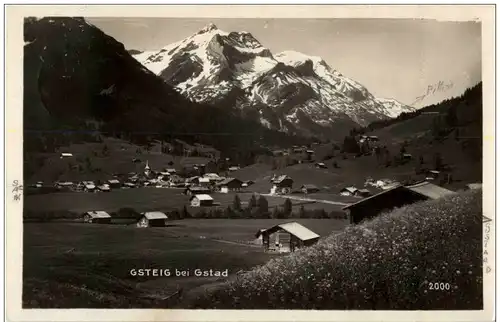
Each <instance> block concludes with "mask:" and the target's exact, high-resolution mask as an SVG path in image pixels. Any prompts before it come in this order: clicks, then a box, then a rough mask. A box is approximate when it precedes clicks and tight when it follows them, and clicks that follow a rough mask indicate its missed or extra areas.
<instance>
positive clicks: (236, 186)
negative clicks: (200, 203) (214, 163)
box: [215, 178, 243, 193]
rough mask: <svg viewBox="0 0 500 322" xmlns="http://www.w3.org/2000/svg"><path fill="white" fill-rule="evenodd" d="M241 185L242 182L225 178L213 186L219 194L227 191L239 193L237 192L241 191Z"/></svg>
mask: <svg viewBox="0 0 500 322" xmlns="http://www.w3.org/2000/svg"><path fill="white" fill-rule="evenodd" d="M242 185H243V182H242V181H241V180H239V179H236V178H226V179H224V180H222V181H221V182H217V183H216V184H215V187H216V188H217V190H219V191H220V192H221V193H228V192H229V191H239V190H241V187H242Z"/></svg>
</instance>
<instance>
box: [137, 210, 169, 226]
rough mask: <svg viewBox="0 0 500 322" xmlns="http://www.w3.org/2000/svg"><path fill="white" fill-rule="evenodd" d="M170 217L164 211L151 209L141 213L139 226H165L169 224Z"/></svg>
mask: <svg viewBox="0 0 500 322" xmlns="http://www.w3.org/2000/svg"><path fill="white" fill-rule="evenodd" d="M167 220H168V217H167V215H165V214H164V213H163V212H159V211H151V212H143V213H141V217H140V218H139V220H138V221H137V227H139V228H146V227H164V226H166V225H167Z"/></svg>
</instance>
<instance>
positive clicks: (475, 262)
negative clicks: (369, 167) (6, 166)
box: [185, 190, 483, 310]
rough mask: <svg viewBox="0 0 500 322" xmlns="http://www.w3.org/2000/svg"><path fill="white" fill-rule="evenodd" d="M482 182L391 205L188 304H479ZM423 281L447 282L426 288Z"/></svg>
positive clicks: (359, 307) (339, 306)
mask: <svg viewBox="0 0 500 322" xmlns="http://www.w3.org/2000/svg"><path fill="white" fill-rule="evenodd" d="M481 236H482V193H481V190H477V191H469V192H465V193H461V194H457V195H452V196H449V197H446V198H443V199H441V200H436V201H427V202H421V203H417V204H414V205H411V206H407V207H402V208H399V209H395V210H393V211H392V212H389V213H386V214H383V215H381V216H379V217H377V218H376V219H374V220H372V221H368V222H365V223H363V224H360V225H357V226H349V227H348V228H346V229H345V230H344V231H343V232H342V233H339V234H332V235H330V236H329V237H327V238H325V239H323V240H322V241H320V242H319V243H318V244H317V245H315V246H312V247H310V248H307V249H302V250H299V251H297V252H295V253H294V254H290V255H288V256H285V257H281V258H277V259H273V260H271V261H269V262H268V263H267V264H265V265H263V266H262V267H259V268H256V269H254V270H253V271H251V272H248V273H245V274H243V275H241V276H236V277H234V278H233V279H231V280H230V281H228V282H226V283H224V284H222V285H219V286H218V287H216V288H213V289H211V290H209V291H207V292H205V293H203V294H198V295H197V296H196V297H194V298H191V299H185V301H186V302H185V303H187V304H185V305H187V306H188V307H190V308H193V309H318V310H326V309H329V310H370V309H378V310H382V309H385V310H398V309H404V310H417V309H420V310H422V309H423V310H433V309H434V310H437V309H439V310H463V309H476V310H479V309H481V308H482V306H483V302H482V238H481ZM430 283H448V285H449V289H446V290H433V289H431V288H430V287H429V284H430Z"/></svg>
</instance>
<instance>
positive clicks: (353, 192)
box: [340, 187, 358, 196]
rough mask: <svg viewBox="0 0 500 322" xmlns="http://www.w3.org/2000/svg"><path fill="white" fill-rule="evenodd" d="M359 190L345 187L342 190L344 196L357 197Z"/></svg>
mask: <svg viewBox="0 0 500 322" xmlns="http://www.w3.org/2000/svg"><path fill="white" fill-rule="evenodd" d="M357 191H358V189H357V188H356V187H345V188H343V189H342V190H340V194H341V195H342V196H355V195H356V192H357Z"/></svg>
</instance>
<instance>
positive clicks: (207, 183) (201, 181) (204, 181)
mask: <svg viewBox="0 0 500 322" xmlns="http://www.w3.org/2000/svg"><path fill="white" fill-rule="evenodd" d="M198 184H199V185H200V186H203V187H208V186H210V184H211V182H210V179H209V178H205V177H204V178H198Z"/></svg>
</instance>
